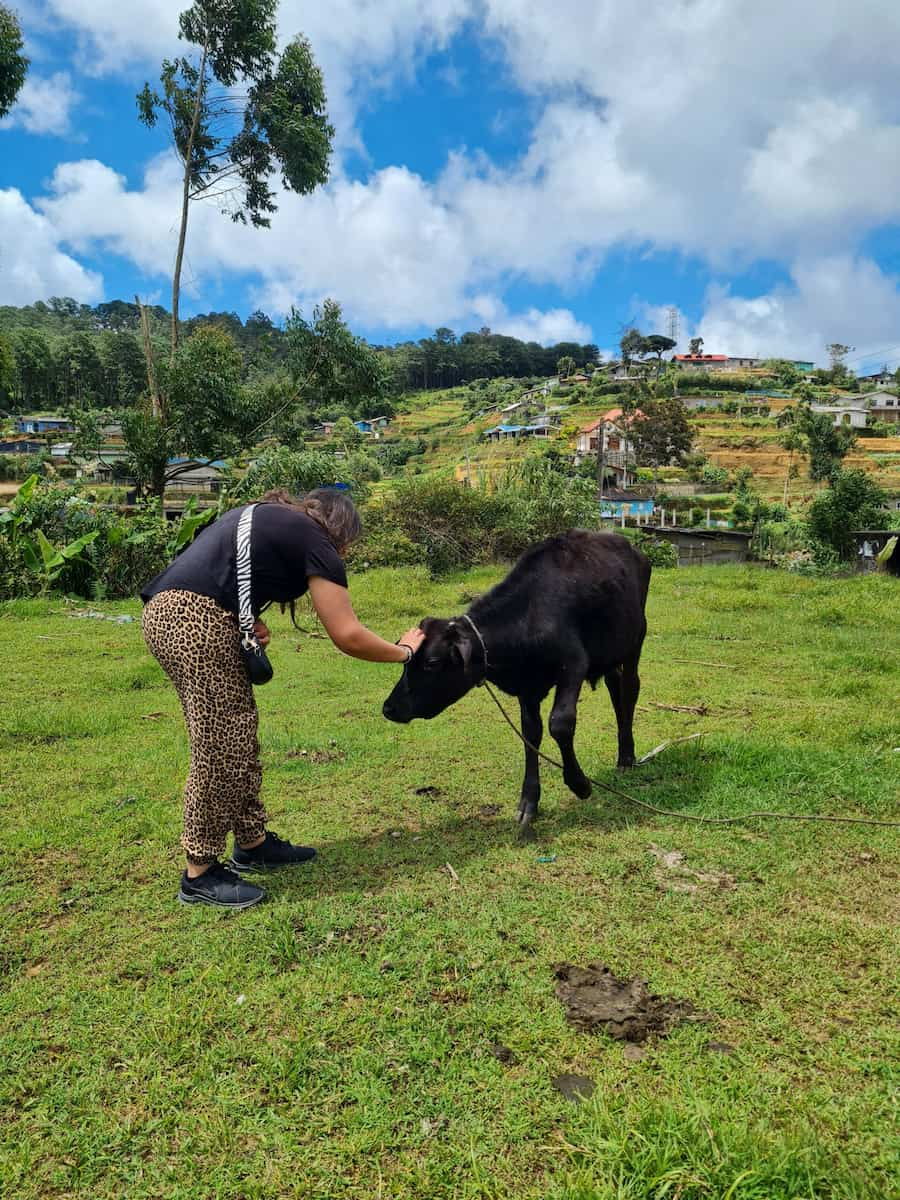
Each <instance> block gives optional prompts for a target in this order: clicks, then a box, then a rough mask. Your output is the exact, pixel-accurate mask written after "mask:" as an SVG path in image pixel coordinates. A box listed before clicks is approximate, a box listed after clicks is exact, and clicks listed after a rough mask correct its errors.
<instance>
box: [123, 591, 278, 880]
mask: <svg viewBox="0 0 900 1200" xmlns="http://www.w3.org/2000/svg"><path fill="white" fill-rule="evenodd" d="M143 629H144V640H145V641H146V643H147V645H148V647H149V648H150V652H151V654H153V656H154V657H155V658H156V659H157V661H158V662H159V664H160V666H161V667H162V669H163V670H164V671H165V673H166V674H167V675H168V676H169V678H170V679H171V680H172V682H173V683H174V685H175V690H176V692H177V693H178V699H179V700H180V701H181V707H182V710H183V712H184V718H185V720H186V722H187V727H188V736H189V737H190V742H191V768H190V773H189V774H188V777H187V783H186V785H185V789H184V832H183V834H182V838H181V844H182V846H183V847H184V849H185V852H186V854H187V857H188V861H189V862H192V863H196V864H197V865H198V866H200V865H204V864H207V863H211V862H214V861H215V860H216V859H217V858H219V857H220V856H221V855H222V853H223V852H224V850H225V839H226V836H227V834H228V833H229V831H231V832H233V833H234V837H235V841H237V842H239V843H241V844H242V845H247V844H249V843H250V842H254V841H257V840H258V839H259V838H260V837H262V836H263V834H264V833H265V832H266V811H265V809H264V808H263V806H262V802H261V801H260V798H259V792H260V787H261V785H262V767H261V766H260V762H259V742H258V741H257V736H256V730H257V720H258V714H257V711H256V701H255V700H254V698H253V688H252V686H251V684H250V680H249V679H248V678H247V672H246V670H245V668H244V664H243V660H242V659H241V655H240V649H239V642H238V625H237V618H236V617H235V616H234V615H233V614H232V613H229V612H226V611H225V609H224V608H221V607H220V606H219V605H218V604H216V602H215V600H212V599H210V597H208V596H200V595H197V593H195V592H184V591H177V590H174V589H172V590H170V591H166V592H159V593H158V594H157V595H156V596H154V597H153V598H152V599H151V600H150V601H149V602H148V603H147V605H146V607H145V608H144V615H143Z"/></svg>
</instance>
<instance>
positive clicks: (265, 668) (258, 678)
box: [235, 504, 275, 687]
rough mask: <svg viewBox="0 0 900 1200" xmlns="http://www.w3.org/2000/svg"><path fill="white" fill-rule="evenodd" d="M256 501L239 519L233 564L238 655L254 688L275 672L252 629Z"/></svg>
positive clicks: (265, 681)
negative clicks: (252, 577) (253, 534)
mask: <svg viewBox="0 0 900 1200" xmlns="http://www.w3.org/2000/svg"><path fill="white" fill-rule="evenodd" d="M254 508H256V505H255V504H248V505H247V507H246V508H245V509H244V511H243V512H242V513H241V518H240V520H239V521H238V527H237V535H236V539H235V565H236V569H237V593H238V626H239V627H240V631H241V658H242V659H243V660H244V666H245V667H246V670H247V677H248V679H249V680H250V682H251V683H252V684H253V685H254V687H260V686H261V685H262V684H264V683H268V682H269V680H270V679H271V678H272V676H273V675H274V673H275V672H274V671H273V670H272V664H271V663H270V662H269V658H268V655H267V654H266V652H265V650H264V649H263V648H262V646H261V645H260V644H259V641H258V640H257V637H256V634H255V633H254V632H253V602H252V594H251V551H250V541H251V533H252V529H253V510H254Z"/></svg>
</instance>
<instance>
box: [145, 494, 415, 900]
mask: <svg viewBox="0 0 900 1200" xmlns="http://www.w3.org/2000/svg"><path fill="white" fill-rule="evenodd" d="M244 511H245V510H244V508H238V509H233V510H232V511H231V512H228V513H226V514H225V515H224V516H222V517H220V518H219V519H218V520H217V521H215V522H214V523H213V524H212V525H210V526H208V527H207V528H206V529H204V530H203V532H202V533H200V534H199V535H198V536H197V538H196V540H195V541H194V542H193V543H192V544H191V545H190V546H189V547H188V548H187V549H186V550H185V551H184V552H183V553H182V554H181V555H179V557H178V558H176V559H175V561H174V562H173V563H172V564H171V565H170V566H169V567H167V568H166V570H165V571H163V573H162V574H161V575H158V576H157V577H156V578H155V579H154V580H152V582H151V583H149V584H148V585H147V587H146V588H145V589H144V591H143V592H142V593H141V599H142V600H143V601H144V604H145V608H144V615H143V628H144V638H145V640H146V642H147V645H148V646H149V648H150V651H151V653H152V654H153V655H154V656H155V657H156V658H157V660H158V661H159V663H160V665H161V667H162V668H163V670H164V671H165V672H166V674H167V675H168V676H169V678H170V679H171V680H172V682H173V683H174V685H175V690H176V691H177V692H178V698H179V700H180V701H181V707H182V709H183V710H184V716H185V720H186V721H187V727H188V734H189V736H190V742H191V767H190V773H189V775H188V778H187V784H186V785H185V789H184V832H183V834H182V839H181V844H182V846H183V847H184V850H185V853H186V855H187V867H186V869H185V872H184V874H183V875H182V877H181V888H180V891H179V893H178V899H179V900H181V901H182V903H184V904H214V905H217V906H219V907H222V908H249V907H250V905H252V904H257V903H258V902H259V901H260V900H262V899H263V897H264V896H265V892H264V891H263V889H262V888H260V887H257V886H256V885H255V884H252V883H250V882H249V881H247V880H245V879H243V878H242V877H241V875H242V874H243V873H245V872H254V871H265V870H270V869H272V868H275V867H287V866H295V865H297V864H299V863H303V862H307V861H309V859H311V858H314V857H315V853H316V852H315V850H313V849H311V848H310V847H307V846H293V845H291V843H290V842H288V841H285V840H283V839H282V838H280V837H278V835H277V834H276V833H273V832H272V831H271V830H267V829H266V811H265V809H264V808H263V805H262V802H261V800H260V797H259V793H260V786H261V784H262V768H261V766H260V762H259V743H258V741H257V737H256V729H257V716H258V714H257V711H256V702H255V700H254V698H253V688H252V686H251V684H250V681H249V679H248V676H247V672H246V669H245V667H244V662H243V659H242V657H241V654H240V648H239V636H238V621H237V611H238V599H237V575H236V566H235V537H236V532H237V524H238V521H239V519H240V516H241V514H242V513H243V512H244ZM359 534H360V520H359V514H358V513H357V511H356V509H355V507H354V505H353V503H352V501H351V500H350V499H349V498H348V497H347V496H346V495H344V493H343V492H340V491H335V490H331V489H328V488H318V489H316V490H315V491H313V492H310V493H309V494H308V495H307V496H306V497H305V498H303V499H302V500H294V499H292V498H291V497H290V496H289V495H288V494H287V492H284V491H273V492H267V493H266V495H265V496H264V497H263V499H262V500H261V501H260V503H259V504H258V505H257V507H256V508H255V509H254V512H253V525H252V533H251V546H250V558H251V568H252V575H251V590H252V603H253V613H254V616H255V617H257V618H258V616H259V613H260V612H261V610H262V609H263V608H264V607H265V606H266V605H268V604H272V603H281V604H289V605H290V606H291V611H292V613H293V604H294V601H295V600H296V599H297V598H298V597H299V596H302V595H304V594H305V593H306V592H307V591H309V594H310V597H311V598H312V602H313V606H314V607H315V610H316V612H317V613H318V615H319V617H320V619H321V621H322V624H323V625H324V626H325V629H326V631H327V633H328V636H329V637H330V638H331V640H332V641H333V642H334V644H335V645H336V646H337V647H338V649H339V650H343V652H344V653H345V654H349V655H351V656H352V657H353V658H361V659H364V660H365V661H366V662H385V663H404V662H409V660H410V659H411V658H412V656H413V654H414V653H415V652H416V650H417V649H418V648H419V646H420V645H421V643H422V640H423V637H424V635H423V634H422V632H421V630H418V629H411V630H409V631H408V632H407V633H405V634H404V635H403V637H402V638H401V639H400V640H399V641H398V642H396V643H394V642H386V641H383V640H382V638H380V637H378V635H377V634H375V633H372V632H371V631H370V630H368V629H366V628H365V626H364V625H361V624H360V622H359V620H358V619H357V616H356V614H355V613H354V611H353V608H352V607H351V604H350V598H349V595H348V593H347V575H346V572H345V571H344V564H343V562H342V558H343V556H344V554H345V553H346V551H347V549H348V547H349V546H350V544H351V542H353V540H354V539H355V538H357V537H358V536H359ZM255 630H256V636H257V640H258V641H259V642H260V644H261V645H263V646H266V645H268V642H269V631H268V629H267V628H266V626H265V625H264V624H263V622H262V621H260V620H257V621H256V624H255ZM229 832H231V833H233V834H234V850H233V852H232V857H231V860H230V863H229V864H228V865H226V864H225V863H223V862H221V861H220V856H221V855H222V854H223V852H224V850H225V841H226V836H227V834H228V833H229Z"/></svg>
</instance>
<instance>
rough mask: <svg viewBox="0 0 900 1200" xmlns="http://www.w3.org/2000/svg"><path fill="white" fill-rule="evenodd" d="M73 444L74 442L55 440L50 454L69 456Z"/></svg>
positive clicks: (57, 456) (56, 456) (53, 455)
mask: <svg viewBox="0 0 900 1200" xmlns="http://www.w3.org/2000/svg"><path fill="white" fill-rule="evenodd" d="M73 445H74V442H54V443H53V445H52V446H51V447H50V455H51V457H53V458H68V457H69V455H70V454H71V452H72V446H73Z"/></svg>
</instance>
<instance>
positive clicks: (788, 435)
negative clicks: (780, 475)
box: [778, 409, 806, 508]
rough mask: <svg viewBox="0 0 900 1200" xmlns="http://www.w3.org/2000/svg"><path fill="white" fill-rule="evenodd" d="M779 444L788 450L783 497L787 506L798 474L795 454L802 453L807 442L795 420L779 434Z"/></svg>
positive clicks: (787, 410)
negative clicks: (791, 486)
mask: <svg viewBox="0 0 900 1200" xmlns="http://www.w3.org/2000/svg"><path fill="white" fill-rule="evenodd" d="M785 411H786V412H789V411H791V410H790V409H786V410H785ZM778 444H779V446H782V447H783V448H784V449H785V450H787V452H788V461H787V470H786V471H785V475H784V498H783V504H784V506H785V508H787V503H788V491H789V489H790V483H791V480H792V479H795V478H796V476H797V467H796V464H795V463H794V455H795V454H802V453H803V451H804V449H805V445H806V444H805V442H804V440H803V435H802V434H801V433H800V430H799V429H798V428H797V426H796V425H795V424H794V423H793V422H791V423H790V424H788V425H787V426H786V427H785V428H784V429H783V430H782V432H781V433H780V434H779V437H778Z"/></svg>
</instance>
